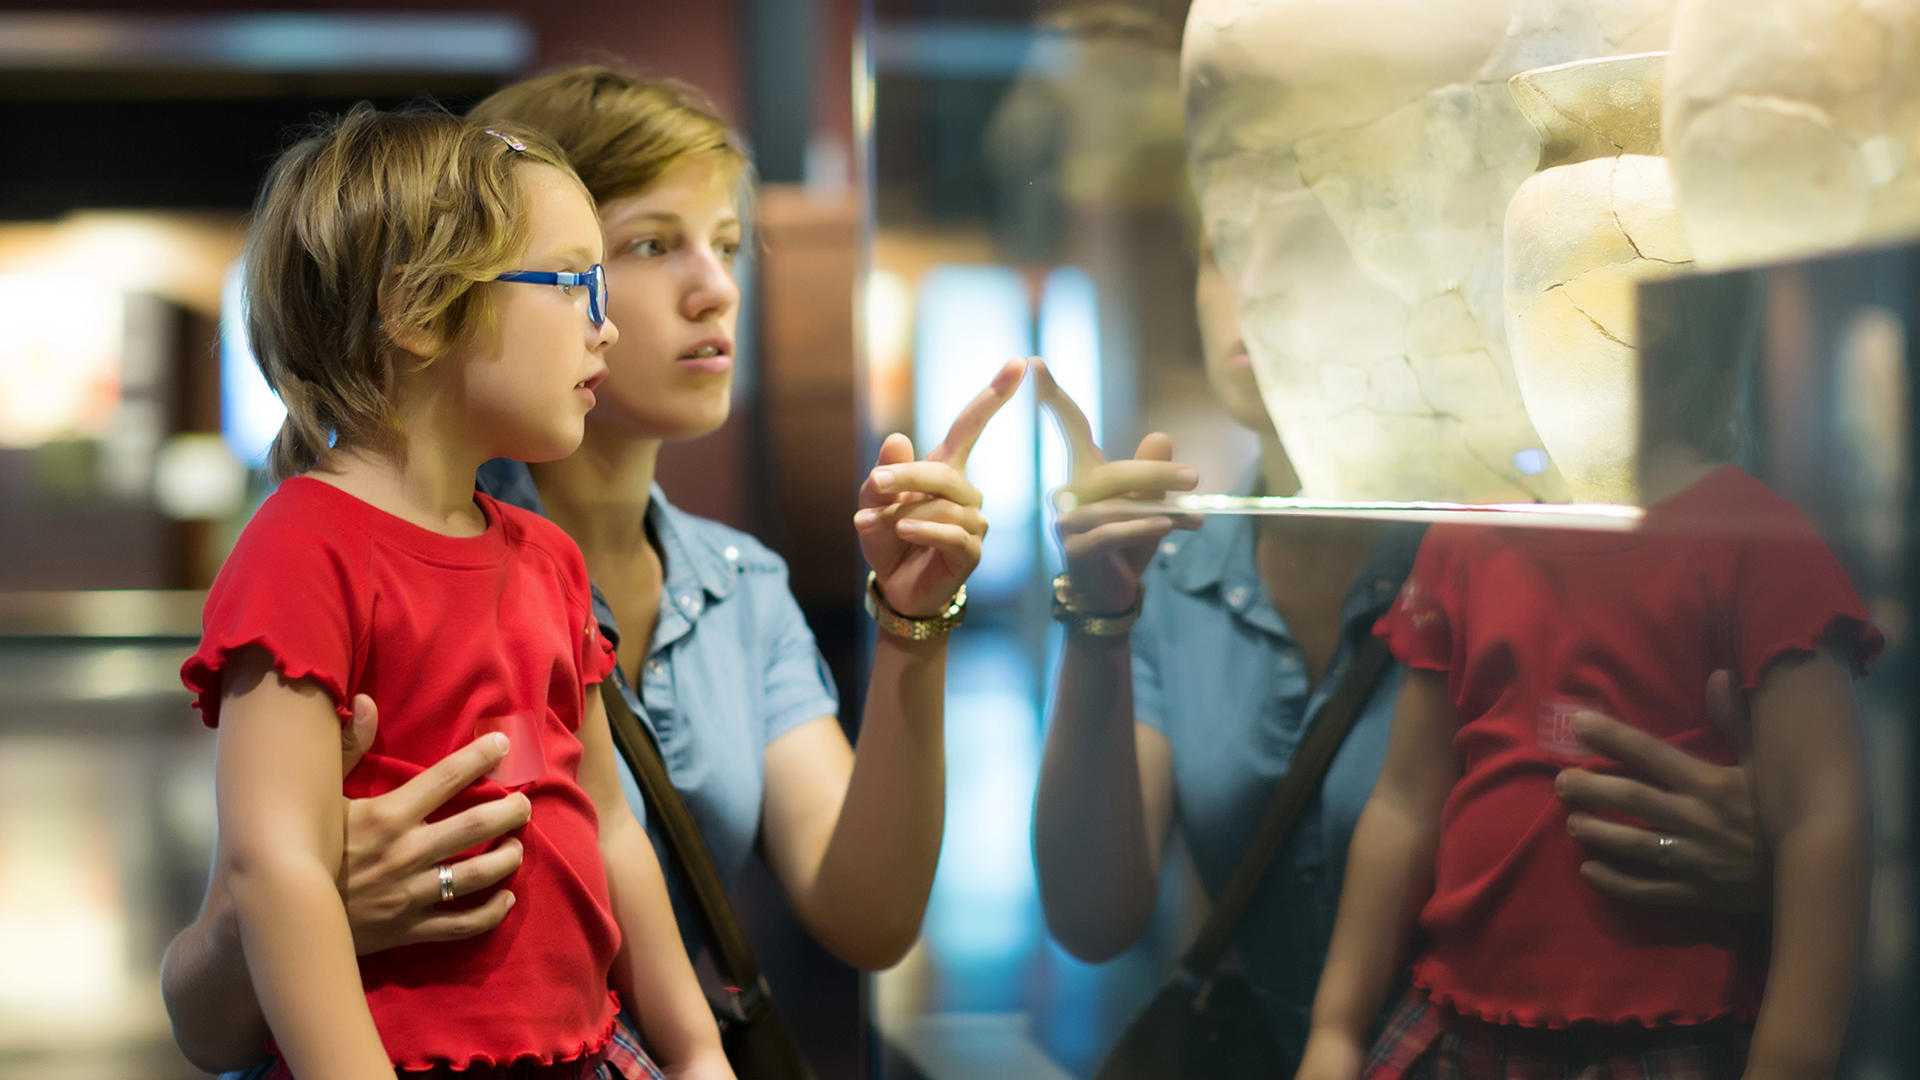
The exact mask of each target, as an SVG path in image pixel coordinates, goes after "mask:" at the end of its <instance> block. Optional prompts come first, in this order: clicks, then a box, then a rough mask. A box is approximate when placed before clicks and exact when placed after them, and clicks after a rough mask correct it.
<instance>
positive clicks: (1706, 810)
mask: <svg viewBox="0 0 1920 1080" xmlns="http://www.w3.org/2000/svg"><path fill="white" fill-rule="evenodd" d="M1707 712H1708V715H1709V716H1710V717H1711V719H1712V721H1713V723H1714V725H1715V726H1716V727H1717V728H1719V730H1720V733H1721V734H1722V735H1724V736H1725V737H1726V738H1727V741H1728V742H1729V743H1731V744H1732V745H1734V746H1738V747H1741V760H1740V764H1738V765H1715V764H1713V763H1711V762H1707V761H1703V760H1701V759H1699V758H1696V757H1694V756H1692V755H1690V754H1688V753H1687V752H1686V751H1684V750H1680V749H1677V748H1675V747H1673V746H1669V745H1668V744H1666V743H1664V742H1661V741H1660V740H1659V739H1657V738H1655V737H1654V736H1652V735H1649V734H1647V733H1646V732H1643V731H1641V730H1639V729H1638V728H1634V727H1632V726H1630V725H1627V724H1623V723H1621V722H1620V721H1618V720H1615V719H1613V718H1612V717H1609V716H1603V715H1600V714H1598V713H1584V714H1582V715H1581V716H1579V717H1578V718H1576V719H1575V721H1574V725H1575V734H1577V735H1578V736H1579V738H1580V740H1581V741H1582V742H1583V743H1585V744H1586V745H1587V746H1588V747H1589V748H1590V749H1592V750H1593V751H1594V752H1595V753H1598V754H1601V755H1602V756H1605V757H1608V758H1611V759H1613V760H1614V761H1617V762H1619V763H1620V764H1622V765H1625V766H1626V767H1627V768H1628V769H1630V770H1632V771H1633V772H1634V773H1635V774H1636V775H1637V776H1640V777H1645V780H1638V779H1633V778H1631V777H1626V776H1607V775H1603V774H1600V773H1596V772H1590V771H1588V770H1585V769H1569V770H1567V771H1566V772H1564V773H1561V774H1560V778H1559V780H1558V782H1557V783H1556V785H1555V786H1556V788H1557V789H1558V791H1559V793H1560V797H1561V798H1563V799H1565V800H1566V801H1567V802H1569V803H1572V804H1574V805H1575V806H1579V807H1584V808H1585V809H1586V810H1589V811H1595V812H1598V813H1610V814H1623V815H1626V816H1628V817H1632V818H1635V819H1637V820H1640V821H1644V822H1646V827H1644V828H1640V827H1636V826H1633V825H1624V824H1621V823H1619V822H1616V821H1609V820H1605V819H1603V818H1600V817H1598V816H1596V814H1595V813H1580V812H1576V813H1574V814H1571V815H1570V816H1569V817H1568V818H1567V829H1568V831H1570V832H1571V833H1572V834H1573V838H1574V839H1575V840H1578V841H1579V842H1580V844H1581V845H1582V846H1583V847H1585V848H1586V849H1587V850H1588V852H1589V854H1590V855H1591V858H1589V859H1588V860H1587V861H1585V862H1583V863H1582V864H1581V866H1580V873H1581V875H1582V876H1583V877H1585V878H1586V879H1587V881H1588V882H1590V883H1591V884H1592V885H1593V886H1594V887H1595V888H1597V889H1599V890H1601V891H1602V892H1605V893H1607V894H1609V895H1612V896H1615V897H1617V898H1619V899H1622V900H1630V901H1634V902H1636V903H1642V904H1670V905H1677V906H1681V907H1696V908H1706V909H1709V910H1714V911H1725V912H1750V911H1759V910H1763V909H1764V908H1765V907H1766V906H1767V904H1768V902H1769V900H1770V899H1771V897H1772V882H1771V867H1770V865H1769V862H1770V859H1769V854H1768V852H1767V850H1766V846H1765V840H1764V839H1763V837H1762V836H1761V830H1760V820H1759V816H1758V814H1756V813H1755V811H1754V802H1753V763H1752V760H1751V758H1750V756H1749V755H1748V753H1747V748H1748V746H1749V744H1750V743H1751V738H1750V733H1749V730H1748V718H1747V708H1746V701H1745V699H1744V698H1743V697H1742V695H1740V694H1739V693H1738V692H1736V691H1735V690H1734V689H1733V680H1732V677H1731V673H1730V672H1726V671H1716V672H1714V674H1713V676H1712V678H1710V679H1708V680H1707ZM1663 839H1664V843H1663Z"/></svg>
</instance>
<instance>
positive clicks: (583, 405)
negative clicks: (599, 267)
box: [450, 164, 620, 461]
mask: <svg viewBox="0 0 1920 1080" xmlns="http://www.w3.org/2000/svg"><path fill="white" fill-rule="evenodd" d="M519 167H520V168H521V169H522V170H523V172H522V175H521V177H520V181H521V189H522V192H523V195H524V197H525V199H526V210H527V225H528V229H527V248H526V254H525V255H524V256H522V258H521V259H520V260H519V261H518V262H517V263H516V264H515V266H514V269H519V270H562V271H568V272H571V273H576V274H577V273H585V272H586V271H587V270H588V269H590V268H591V267H592V266H593V265H594V264H595V263H599V262H602V261H604V257H605V253H604V251H603V249H602V246H601V243H602V241H601V236H600V223H599V221H598V219H596V218H595V217H594V213H593V204H592V203H591V202H589V201H588V199H587V194H586V192H585V191H583V190H581V188H580V185H579V183H578V182H576V181H575V180H574V179H573V178H572V177H570V176H568V175H567V174H565V173H563V172H561V171H560V170H559V169H556V168H553V167H552V166H550V165H536V164H529V165H522V166H519ZM481 288H484V289H486V290H487V293H488V297H487V298H488V300H489V301H490V302H491V304H492V307H493V311H494V312H495V316H496V317H495V319H494V320H493V321H492V323H491V324H490V325H487V324H482V325H478V326H475V327H473V328H472V329H471V330H470V331H469V335H468V340H467V342H466V343H465V347H464V348H463V349H461V350H459V352H460V354H461V356H460V359H461V361H462V362H461V363H460V364H459V365H458V368H457V375H456V377H455V380H454V385H453V387H452V388H451V389H450V392H451V393H452V394H454V395H457V399H456V400H457V403H458V404H459V405H461V406H463V407H464V410H465V412H466V421H467V423H468V430H470V431H474V432H478V433H480V437H481V438H482V440H483V441H484V442H485V443H486V446H485V448H484V449H486V450H487V451H488V452H489V453H490V454H491V455H492V456H497V457H511V458H517V459H519V460H521V461H551V460H553V459H555V458H561V457H565V456H567V455H568V454H571V453H573V451H574V450H575V449H576V448H577V447H579V445H580V438H581V436H582V434H583V433H584V430H585V421H586V416H587V410H589V409H591V408H593V405H594V397H595V393H596V390H597V388H598V387H599V385H600V383H601V381H602V380H603V379H605V377H606V373H607V365H606V360H605V357H606V353H607V350H608V349H609V348H610V347H611V346H612V345H613V343H614V342H615V341H617V340H619V337H620V332H619V330H618V329H616V327H615V324H614V321H613V320H612V319H611V318H609V319H607V321H606V322H604V323H603V324H602V325H600V326H598V327H596V326H594V325H593V322H592V320H591V319H589V318H588V317H587V290H586V288H585V287H584V286H573V287H570V288H566V289H562V288H561V287H560V286H557V285H536V284H528V283H522V282H503V281H495V282H489V283H488V284H486V285H483V286H481Z"/></svg>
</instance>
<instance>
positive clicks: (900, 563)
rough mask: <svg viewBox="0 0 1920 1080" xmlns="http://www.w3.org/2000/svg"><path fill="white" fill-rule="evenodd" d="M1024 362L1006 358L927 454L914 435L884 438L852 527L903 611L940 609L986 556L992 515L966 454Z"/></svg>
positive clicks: (885, 593)
mask: <svg viewBox="0 0 1920 1080" xmlns="http://www.w3.org/2000/svg"><path fill="white" fill-rule="evenodd" d="M1026 363H1027V362H1026V361H1025V360H1010V361H1008V362H1007V364H1006V365H1005V366H1004V367H1002V368H1001V369H1000V371H999V373H998V374H996V375H994V377H993V381H992V382H991V383H989V384H988V386H987V388H986V389H985V390H982V391H981V392H980V394H979V396H977V397H975V398H974V399H973V400H972V401H971V402H968V403H967V407H966V408H964V409H962V410H960V415H959V416H958V417H957V418H955V420H954V421H953V427H951V428H950V429H948V431H947V437H946V438H945V439H943V440H941V442H940V445H939V446H936V447H934V448H933V451H932V452H931V453H929V454H928V455H927V456H926V458H925V459H924V460H921V461H915V460H914V457H913V441H912V440H911V439H909V438H907V437H906V436H905V435H901V434H898V433H895V434H893V435H889V436H887V439H886V441H885V442H883V443H881V444H880V455H879V458H878V459H877V460H876V461H875V462H874V467H873V471H872V472H871V473H869V474H868V475H867V482H866V483H865V484H863V485H861V487H860V510H859V511H858V512H857V513H855V514H854V515H853V527H854V528H855V529H857V530H858V531H859V533H860V550H861V553H862V554H863V555H865V556H866V559H867V564H868V565H869V566H872V567H873V571H874V573H875V574H877V575H878V576H879V586H880V595H881V596H882V597H883V598H884V599H885V600H886V602H887V606H888V607H891V608H892V609H893V610H895V611H897V612H899V613H900V614H902V615H907V616H910V617H914V618H921V617H926V616H931V615H937V614H939V613H940V612H941V611H943V610H945V609H946V606H947V604H948V602H949V601H950V600H951V599H952V598H953V594H954V593H955V592H956V591H958V590H959V588H960V586H961V585H964V584H965V583H966V580H967V576H968V575H969V574H972V573H973V568H974V567H976V566H978V565H979V564H980V543H981V541H982V540H984V539H985V538H986V535H987V519H986V518H985V517H984V516H983V515H982V514H981V512H980V490H979V489H978V488H976V487H974V486H973V485H972V484H970V483H968V482H967V475H966V469H967V455H969V454H971V453H972V452H973V444H974V443H975V442H976V441H978V440H979V438H980V432H981V431H982V430H984V429H985V428H986V426H987V421H989V420H991V419H993V415H994V414H995V413H997V412H999V411H1000V407H1001V406H1002V405H1005V404H1006V403H1007V402H1008V400H1010V399H1011V398H1012V397H1013V394H1014V391H1016V390H1018V389H1019V388H1020V380H1021V378H1022V377H1024V376H1025V374H1026Z"/></svg>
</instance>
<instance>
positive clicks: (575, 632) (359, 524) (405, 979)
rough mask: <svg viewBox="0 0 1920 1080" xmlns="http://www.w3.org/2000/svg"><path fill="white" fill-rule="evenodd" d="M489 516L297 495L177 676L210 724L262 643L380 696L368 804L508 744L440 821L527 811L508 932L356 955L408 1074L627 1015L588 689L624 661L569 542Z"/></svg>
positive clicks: (597, 1040) (338, 695)
mask: <svg viewBox="0 0 1920 1080" xmlns="http://www.w3.org/2000/svg"><path fill="white" fill-rule="evenodd" d="M474 501H475V503H477V504H478V505H479V507H480V509H481V511H482V512H483V513H484V514H485V515H486V519H487V530H486V532H485V533H483V534H481V535H480V536H475V537H450V536H443V535H441V534H439V533H435V532H432V531H430V530H427V529H423V528H420V527H419V526H416V525H413V524H411V523H409V522H406V521H404V520H402V519H400V518H397V517H394V516H393V515H391V514H388V513H385V512H384V511H381V510H377V509H375V508H374V507H372V506H371V505H369V504H367V503H366V502H363V501H362V500H360V499H358V498H355V497H354V496H351V495H348V494H347V493H346V492H344V491H341V490H340V489H338V488H336V487H333V486H332V485H330V484H327V483H324V482H322V481H319V480H314V479H310V478H307V477H295V478H294V479H291V480H288V481H287V482H286V483H284V484H282V485H281V486H280V489H279V490H278V491H276V492H275V493H274V494H273V495H272V496H270V497H269V498H268V499H267V500H266V502H265V503H264V504H263V505H262V506H261V507H260V510H259V511H258V512H257V513H256V514H255V515H254V517H253V520H252V521H251V522H249V523H248V525H247V527H246V530H245V531H244V532H243V533H242V534H241V536H240V540H239V543H237V544H236V545H235V546H234V549H233V553H232V554H231V555H230V556H228V558H227V562H226V565H225V566H223V567H222V568H221V570H220V576H219V578H218V580H216V581H215V582H214V585H213V591H212V592H211V593H210V594H209V595H208V597H207V606H206V612H205V616H204V627H203V636H202V638H201V643H200V650H199V651H198V652H196V653H195V654H194V655H193V657H192V658H191V659H189V660H188V661H187V663H186V665H185V666H184V667H183V668H182V669H181V678H182V679H183V680H184V681H185V682H186V684H187V687H188V688H189V689H191V690H193V691H194V692H195V693H196V694H197V695H198V706H199V708H200V712H201V715H202V717H203V718H204V719H205V721H206V723H207V724H208V725H209V726H213V725H217V724H218V723H219V719H220V716H219V709H220V669H221V666H222V665H223V664H224V663H225V662H226V659H227V657H228V655H229V654H230V652H231V651H232V650H234V649H237V648H239V647H241V646H246V645H259V646H262V647H264V648H265V649H266V650H267V651H268V652H269V653H271V654H272V656H273V658H274V662H275V665H276V666H277V667H278V668H279V670H280V672H281V673H282V674H284V675H286V676H288V677H290V678H308V679H312V680H314V681H315V682H317V683H319V684H320V685H321V686H322V687H324V688H325V689H326V691H327V693H328V694H330V695H331V696H332V698H333V700H334V703H335V705H336V707H337V710H338V711H339V713H340V715H341V716H342V717H343V718H346V717H350V716H351V715H352V708H351V702H352V697H353V695H355V694H361V693H364V694H368V695H370V696H371V697H372V698H373V700H374V702H375V703H376V704H377V705H378V706H379V709H380V726H379V729H378V734H377V736H376V737H375V739H374V742H373V746H372V748H371V750H370V751H369V752H368V753H367V755H366V757H365V758H364V759H362V760H361V762H360V764H359V765H358V766H357V767H356V768H355V769H354V770H353V771H352V772H351V773H349V774H348V775H347V777H346V782H345V785H344V786H345V793H346V794H347V795H348V796H352V797H360V796H367V795H377V794H380V793H382V792H386V791H391V790H393V789H394V788H396V787H398V786H400V785H401V784H402V783H404V782H405V781H406V780H408V779H409V778H410V777H413V776H415V775H418V774H419V773H420V772H422V771H423V770H424V769H425V768H426V767H427V766H429V765H431V764H433V763H434V762H436V761H438V760H440V758H442V757H444V756H445V755H447V754H448V753H450V752H452V751H454V750H457V749H459V748H460V747H461V746H464V745H466V744H467V743H468V742H469V741H471V740H472V739H473V738H474V736H475V735H476V734H478V733H480V732H483V731H488V730H503V731H506V732H507V734H508V736H509V738H510V739H511V740H512V743H511V750H510V751H509V754H508V758H507V760H506V761H504V762H502V764H501V766H500V767H498V768H496V769H495V771H494V773H493V774H492V776H491V777H489V778H485V779H482V780H480V781H479V782H477V783H475V784H473V785H472V786H471V787H469V788H467V790H465V791H463V792H461V793H460V794H459V795H457V796H455V797H454V798H453V799H452V800H451V801H450V802H449V803H448V804H447V805H446V806H444V807H442V808H441V810H440V811H439V812H437V813H436V814H435V815H434V817H435V818H436V819H438V818H442V817H446V816H450V815H452V814H455V813H458V812H459V811H461V810H463V809H465V808H467V807H469V806H473V805H475V804H477V803H481V802H486V801H488V800H491V799H495V798H498V797H500V796H502V795H504V794H506V793H507V791H508V790H510V788H509V786H503V785H510V786H511V789H513V790H519V791H521V792H523V793H525V794H526V795H527V797H528V798H529V799H530V800H531V802H532V804H533V817H532V820H531V821H529V822H528V824H527V825H526V826H525V827H524V828H522V829H521V830H520V831H519V833H518V834H517V835H518V836H519V838H520V840H521V842H522V844H523V845H524V849H525V856H524V861H523V862H522V863H521V865H520V868H519V869H518V870H517V871H515V873H514V874H513V876H512V877H510V878H508V879H507V881H506V882H505V884H506V885H507V886H509V887H511V888H512V889H513V892H514V896H515V903H514V906H513V908H512V909H511V910H510V911H509V912H508V913H507V917H506V921H505V922H503V923H501V925H500V926H499V927H498V928H496V929H495V930H493V931H492V932H491V933H486V934H482V935H480V936H478V937H474V938H470V939H467V940H465V941H457V942H446V943H434V944H425V945H410V946H406V947H403V948H397V949H388V950H386V951H384V952H379V953H375V954H373V955H371V956H363V957H361V958H360V976H361V979H362V981H363V982H364V984H365V987H366V992H367V1004H368V1006H369V1007H370V1008H371V1010H372V1012H373V1019H374V1023H375V1025H376V1026H377V1027H378V1028H379V1030H380V1037H381V1039H382V1041H383V1042H384V1043H385V1045H386V1048H387V1052H388V1054H389V1055H390V1056H391V1057H392V1059H393V1062H394V1065H395V1066H396V1067H397V1068H402V1069H425V1068H431V1067H433V1066H434V1065H436V1064H441V1063H445V1064H450V1065H452V1066H453V1067H455V1068H462V1067H466V1066H469V1065H480V1064H500V1065H504V1064H506V1063H508V1062H511V1061H517V1060H523V1059H531V1060H538V1061H547V1062H552V1061H565V1060H570V1059H573V1058H577V1057H581V1056H583V1055H585V1054H588V1053H591V1052H593V1051H595V1050H597V1049H598V1048H599V1047H600V1046H601V1044H602V1043H603V1042H604V1041H605V1039H606V1037H607V1034H608V1032H609V1031H610V1030H611V1027H612V1024H613V1020H614V1015H615V1013H616V1011H617V1007H618V1003H617V1002H616V1001H615V1000H613V997H612V995H611V994H610V993H609V992H608V990H607V974H608V971H609V969H610V967H611V966H612V963H613V958H614V954H615V953H616V952H617V951H618V950H619V947H620V930H619V926H618V925H617V924H616V923H615V921H614V917H613V909H612V904H611V901H610V898H609V893H608V889H607V879H606V872H605V868H604V866H603V865H602V863H601V861H600V846H599V818H598V816H597V815H596V813H595V811H594V807H593V803H592V801H591V800H589V799H588V797H587V794H586V792H585V791H583V790H582V789H581V787H580V784H579V781H578V779H577V777H578V771H579V764H580V742H579V739H578V738H577V737H576V736H575V734H574V733H575V732H576V731H577V730H578V729H579V726H580V720H581V717H582V715H583V714H584V710H585V707H586V687H587V686H588V685H589V684H592V683H597V682H599V681H600V680H601V679H602V678H604V677H605V676H606V675H607V674H608V672H610V671H611V670H612V669H613V663H614V661H613V655H612V652H611V650H610V649H609V648H608V647H607V646H606V644H605V642H604V639H602V638H601V636H600V632H599V628H598V626H597V625H596V623H595V620H594V618H593V609H592V603H591V594H590V591H589V587H588V584H587V569H586V564H585V563H584V562H583V561H582V560H581V558H580V549H579V548H577V547H575V546H574V543H573V541H572V540H571V539H570V538H568V537H567V535H566V534H565V533H563V532H561V531H560V529H559V528H558V527H556V526H555V525H553V524H552V523H551V522H549V521H547V520H546V519H544V518H542V517H540V516H539V515H537V514H532V513H528V512H527V511H524V510H520V509H518V508H516V507H512V506H507V505H504V504H502V503H499V502H496V501H495V500H493V499H491V498H488V497H487V496H485V495H479V494H476V495H475V496H474ZM485 898H486V894H481V895H477V896H473V897H470V898H465V900H464V903H465V904H469V905H470V904H477V903H480V902H483V901H484V900H485ZM462 904H463V901H460V900H456V901H454V902H452V903H451V904H448V905H446V906H447V907H449V908H453V907H459V906H462Z"/></svg>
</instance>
